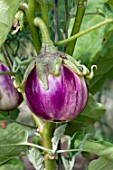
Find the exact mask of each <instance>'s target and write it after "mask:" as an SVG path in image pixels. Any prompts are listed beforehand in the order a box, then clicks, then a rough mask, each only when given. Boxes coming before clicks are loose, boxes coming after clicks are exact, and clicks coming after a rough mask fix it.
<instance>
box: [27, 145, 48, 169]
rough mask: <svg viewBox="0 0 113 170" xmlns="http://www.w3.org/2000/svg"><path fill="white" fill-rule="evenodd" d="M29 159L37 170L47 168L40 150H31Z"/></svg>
mask: <svg viewBox="0 0 113 170" xmlns="http://www.w3.org/2000/svg"><path fill="white" fill-rule="evenodd" d="M28 158H29V160H30V162H31V163H32V164H33V166H34V168H35V169H36V170H42V169H44V168H45V165H44V156H43V155H42V154H41V152H40V151H39V150H38V149H35V148H32V149H31V150H29V154H28Z"/></svg>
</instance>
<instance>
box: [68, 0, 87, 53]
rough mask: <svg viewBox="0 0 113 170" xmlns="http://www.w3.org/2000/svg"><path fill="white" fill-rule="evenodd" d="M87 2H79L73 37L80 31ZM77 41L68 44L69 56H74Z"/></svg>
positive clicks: (84, 0) (82, 0)
mask: <svg viewBox="0 0 113 170" xmlns="http://www.w3.org/2000/svg"><path fill="white" fill-rule="evenodd" d="M86 2H87V0H79V1H78V6H77V11H76V16H75V21H74V25H73V29H72V32H71V36H73V35H75V34H77V33H78V32H79V30H80V26H81V23H82V19H83V16H84V14H85V9H86ZM76 41H77V39H74V40H73V41H72V42H71V43H69V44H68V46H67V48H66V53H67V54H69V55H71V56H72V55H73V52H74V48H75V45H76Z"/></svg>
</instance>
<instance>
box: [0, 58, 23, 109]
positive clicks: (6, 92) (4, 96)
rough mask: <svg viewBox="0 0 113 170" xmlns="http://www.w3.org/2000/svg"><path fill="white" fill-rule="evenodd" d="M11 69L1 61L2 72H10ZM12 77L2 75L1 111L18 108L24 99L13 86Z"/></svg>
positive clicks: (0, 89)
mask: <svg viewBox="0 0 113 170" xmlns="http://www.w3.org/2000/svg"><path fill="white" fill-rule="evenodd" d="M9 71H10V70H9V68H8V67H7V66H6V65H5V64H3V63H2V62H1V61H0V72H9ZM11 77H12V76H11V75H0V110H2V111H11V110H14V109H15V108H17V107H18V106H19V105H20V104H21V102H22V100H23V98H22V95H21V93H19V92H18V91H17V89H16V88H15V87H14V85H13V80H12V78H11Z"/></svg>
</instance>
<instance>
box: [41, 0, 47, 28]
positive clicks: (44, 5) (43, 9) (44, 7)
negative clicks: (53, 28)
mask: <svg viewBox="0 0 113 170" xmlns="http://www.w3.org/2000/svg"><path fill="white" fill-rule="evenodd" d="M39 3H40V6H41V12H42V18H43V20H44V22H45V24H46V26H47V28H48V31H49V17H48V1H47V0H39Z"/></svg>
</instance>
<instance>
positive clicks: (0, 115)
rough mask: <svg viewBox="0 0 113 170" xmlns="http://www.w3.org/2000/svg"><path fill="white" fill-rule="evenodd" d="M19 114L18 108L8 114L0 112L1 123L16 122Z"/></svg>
mask: <svg viewBox="0 0 113 170" xmlns="http://www.w3.org/2000/svg"><path fill="white" fill-rule="evenodd" d="M19 113H20V110H19V109H18V108H16V109H14V110H12V111H8V112H7V111H1V110H0V121H6V122H12V121H13V120H16V118H17V117H18V115H19Z"/></svg>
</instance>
